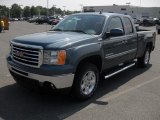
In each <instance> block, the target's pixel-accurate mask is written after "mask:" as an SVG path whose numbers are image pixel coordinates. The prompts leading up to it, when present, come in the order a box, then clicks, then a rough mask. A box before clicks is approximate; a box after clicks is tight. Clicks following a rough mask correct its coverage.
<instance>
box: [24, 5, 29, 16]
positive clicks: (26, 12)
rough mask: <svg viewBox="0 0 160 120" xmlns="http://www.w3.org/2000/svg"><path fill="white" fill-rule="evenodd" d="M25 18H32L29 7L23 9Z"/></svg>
mask: <svg viewBox="0 0 160 120" xmlns="http://www.w3.org/2000/svg"><path fill="white" fill-rule="evenodd" d="M23 16H24V17H30V16H31V9H30V7H29V6H25V7H24V9H23Z"/></svg>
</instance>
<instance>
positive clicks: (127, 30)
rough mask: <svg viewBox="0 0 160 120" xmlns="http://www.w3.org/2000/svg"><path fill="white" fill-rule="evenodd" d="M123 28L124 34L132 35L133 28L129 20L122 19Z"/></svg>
mask: <svg viewBox="0 0 160 120" xmlns="http://www.w3.org/2000/svg"><path fill="white" fill-rule="evenodd" d="M124 21H125V26H126V34H127V35H128V34H131V33H133V26H132V23H131V21H130V19H129V18H124Z"/></svg>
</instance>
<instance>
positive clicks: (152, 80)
mask: <svg viewBox="0 0 160 120" xmlns="http://www.w3.org/2000/svg"><path fill="white" fill-rule="evenodd" d="M156 80H160V76H158V77H156V78H154V79H151V80H149V81H146V82H144V83H142V84H139V85H137V86H135V87H131V88H129V89H127V90H124V91H122V92H119V93H117V94H115V95H111V96H110V97H106V98H102V99H98V101H103V102H108V101H110V100H113V99H115V98H117V97H119V96H122V95H124V94H127V93H129V92H131V91H134V90H136V89H138V88H140V87H142V86H145V85H147V84H149V83H152V82H154V81H156ZM95 106H97V104H94V103H91V104H89V105H88V106H87V107H85V108H84V109H82V110H88V109H91V108H94V107H95ZM82 110H80V111H82ZM80 111H79V112H80ZM70 113H73V112H71V111H70V112H68V113H64V114H61V115H59V116H58V118H59V119H65V118H67V117H68V116H69V115H70Z"/></svg>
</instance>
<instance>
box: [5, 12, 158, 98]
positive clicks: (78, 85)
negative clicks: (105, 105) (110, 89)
mask: <svg viewBox="0 0 160 120" xmlns="http://www.w3.org/2000/svg"><path fill="white" fill-rule="evenodd" d="M155 39H156V33H155V32H154V31H146V30H144V31H143V30H138V31H137V30H136V27H135V26H134V23H133V19H132V18H131V17H130V16H127V15H121V14H115V13H78V14H73V15H70V16H67V17H66V18H65V19H64V20H62V21H61V22H60V23H58V24H57V25H56V26H54V27H52V28H51V30H49V31H48V32H43V33H35V34H31V35H25V36H21V37H16V38H14V39H13V40H12V41H11V42H10V47H11V51H10V53H9V54H8V56H7V63H8V68H9V71H10V73H11V75H12V76H13V78H14V80H15V81H16V82H17V83H18V84H20V85H21V86H23V87H30V88H32V87H34V86H38V87H40V88H41V87H42V88H43V87H44V86H50V87H51V88H52V89H55V90H60V89H64V88H71V93H72V95H74V96H75V98H78V99H80V100H85V99H88V98H90V97H91V96H93V94H94V93H95V91H96V88H97V86H98V82H99V80H100V79H101V80H102V79H103V78H104V79H107V78H109V77H111V76H113V75H116V74H118V73H120V72H122V71H124V70H126V69H128V68H130V67H132V66H134V65H135V64H136V65H137V66H139V67H147V65H148V64H149V60H150V54H151V52H152V51H153V50H154V48H155Z"/></svg>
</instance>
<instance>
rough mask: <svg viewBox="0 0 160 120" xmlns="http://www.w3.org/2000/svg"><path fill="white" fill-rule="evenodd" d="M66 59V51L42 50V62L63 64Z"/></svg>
mask: <svg viewBox="0 0 160 120" xmlns="http://www.w3.org/2000/svg"><path fill="white" fill-rule="evenodd" d="M65 61H66V51H65V50H60V51H48V50H46V51H44V59H43V63H44V64H50V65H64V64H65Z"/></svg>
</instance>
